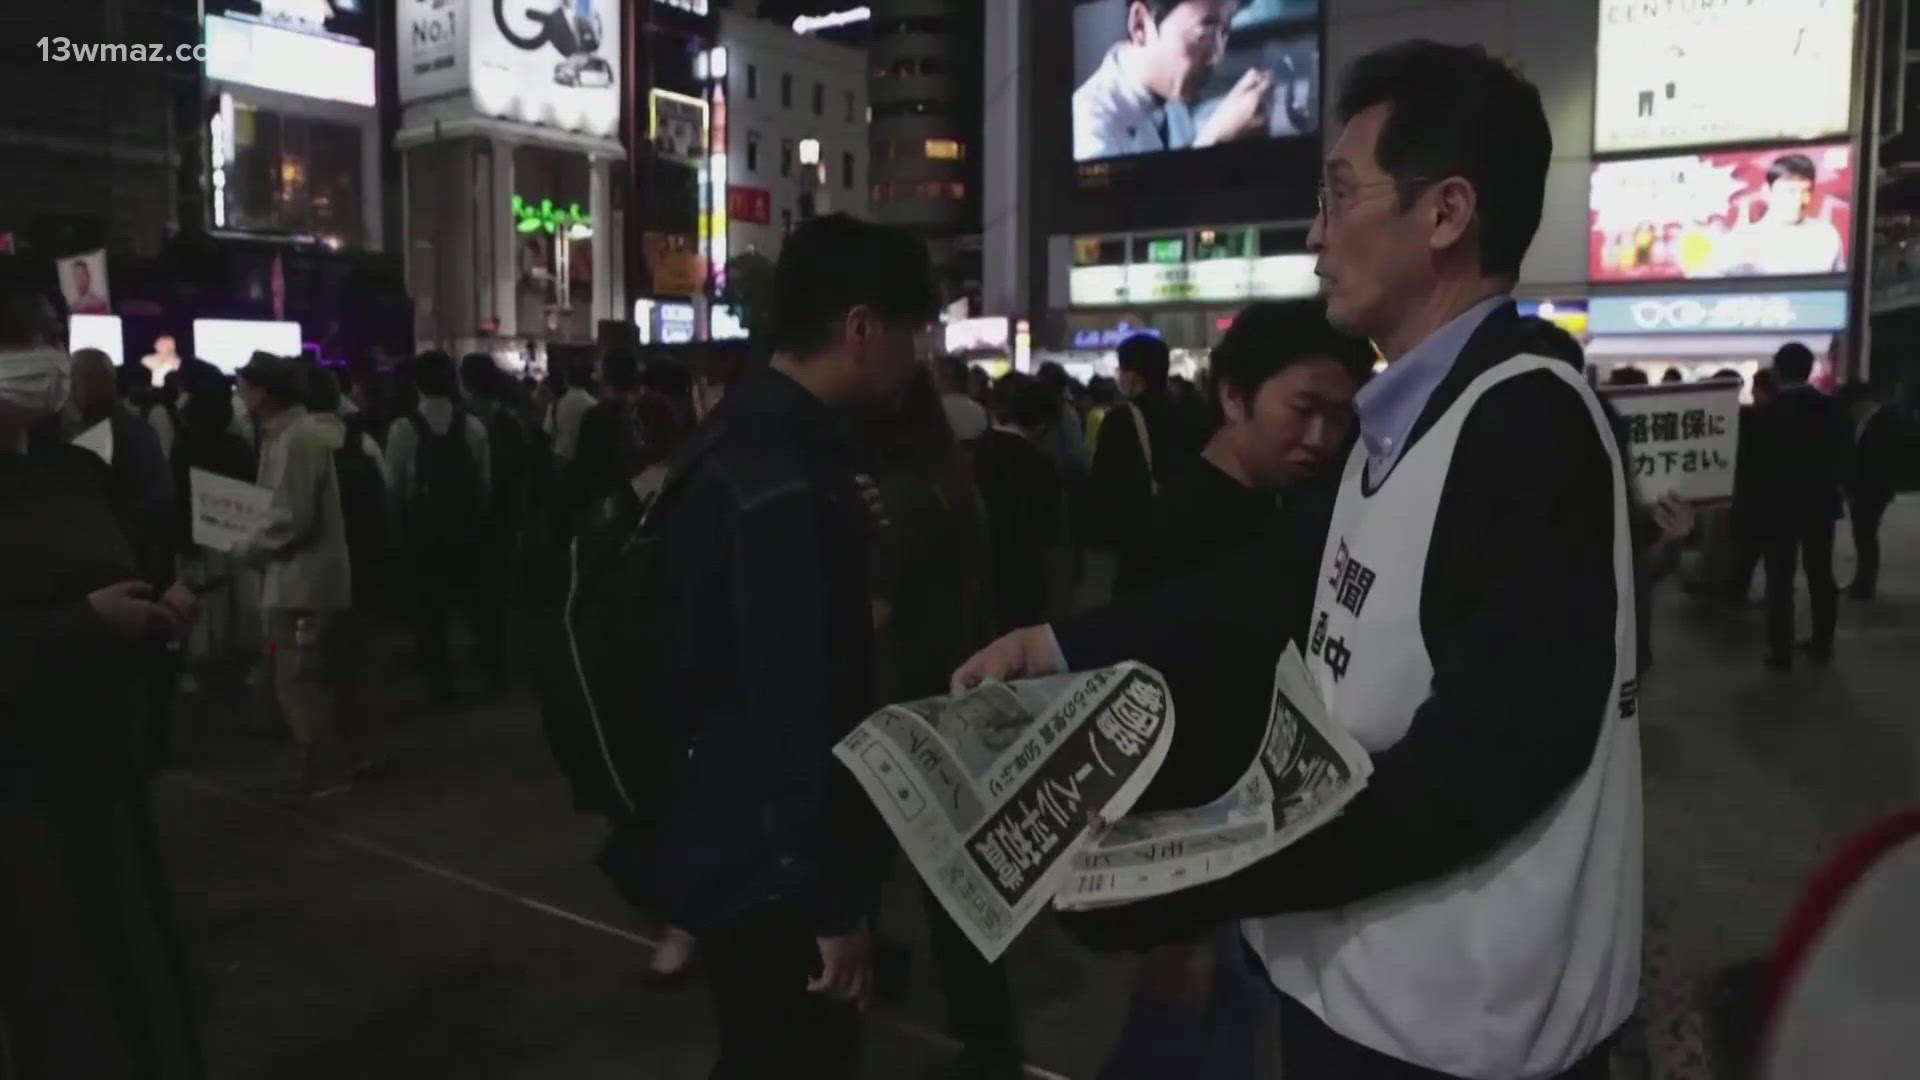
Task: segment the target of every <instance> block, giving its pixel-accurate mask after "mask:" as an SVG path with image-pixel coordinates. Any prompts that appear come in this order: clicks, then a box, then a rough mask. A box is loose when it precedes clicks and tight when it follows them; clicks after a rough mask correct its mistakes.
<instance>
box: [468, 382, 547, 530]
mask: <svg viewBox="0 0 1920 1080" xmlns="http://www.w3.org/2000/svg"><path fill="white" fill-rule="evenodd" d="M509 386H510V384H509V383H508V381H507V377H506V373H504V372H502V371H501V370H500V365H499V364H498V363H497V362H495V360H494V359H493V357H491V356H489V355H487V354H486V353H481V352H475V353H468V354H467V355H466V356H463V357H461V358H460V389H461V390H462V391H463V394H462V399H461V400H462V401H463V402H464V403H465V404H466V407H467V410H468V411H469V412H471V413H472V414H473V416H474V418H475V419H477V420H479V421H480V423H481V425H482V426H483V427H485V428H486V429H487V477H488V480H489V482H490V483H489V490H488V498H489V500H490V505H489V512H490V515H491V519H492V523H493V526H494V531H493V539H494V540H495V541H496V544H495V550H494V552H493V553H492V557H491V558H490V559H489V560H488V561H489V562H493V563H496V564H498V565H503V566H504V565H507V564H508V562H509V560H510V558H511V556H512V555H513V553H515V552H517V551H518V550H519V540H520V530H521V527H522V526H523V525H524V524H525V523H526V520H527V514H528V510H529V509H530V506H529V495H528V492H527V487H528V484H529V483H530V482H531V478H532V476H533V475H534V472H533V470H534V466H535V464H536V463H537V461H538V459H539V456H540V455H537V454H536V453H535V446H534V437H533V429H532V428H530V427H529V426H528V425H527V421H526V417H525V416H524V415H523V414H522V413H521V412H520V411H519V410H518V409H517V408H515V407H514V405H513V404H512V403H511V401H510V400H509V392H510V391H509Z"/></svg>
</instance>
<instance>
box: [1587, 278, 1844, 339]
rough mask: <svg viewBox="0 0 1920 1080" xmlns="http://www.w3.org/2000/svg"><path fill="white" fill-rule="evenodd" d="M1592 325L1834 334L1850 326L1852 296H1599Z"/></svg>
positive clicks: (1636, 330)
mask: <svg viewBox="0 0 1920 1080" xmlns="http://www.w3.org/2000/svg"><path fill="white" fill-rule="evenodd" d="M1587 327H1588V332H1589V333H1593V334H1758V333H1774V332H1778V331H1783V330H1797V331H1810V332H1833V331H1838V330H1844V329H1846V327H1847V294H1846V292H1845V291H1844V290H1841V289H1823V290H1817V291H1808V292H1779V293H1691V294H1680V295H1665V296H1596V297H1593V298H1591V299H1590V300H1589V301H1588V310H1587Z"/></svg>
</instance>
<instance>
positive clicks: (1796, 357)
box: [1773, 341, 1813, 383]
mask: <svg viewBox="0 0 1920 1080" xmlns="http://www.w3.org/2000/svg"><path fill="white" fill-rule="evenodd" d="M1773 371H1774V374H1776V375H1778V376H1779V377H1780V378H1781V379H1783V380H1785V381H1787V382H1793V383H1802V382H1806V381H1807V380H1808V379H1809V378H1811V377H1812V376H1813V350H1812V349H1809V348H1807V347H1806V346H1805V345H1802V344H1800V343H1799V342H1797V341H1789V342H1787V343H1786V344H1785V345H1782V346H1780V349H1779V351H1777V352H1775V353H1774V354H1773Z"/></svg>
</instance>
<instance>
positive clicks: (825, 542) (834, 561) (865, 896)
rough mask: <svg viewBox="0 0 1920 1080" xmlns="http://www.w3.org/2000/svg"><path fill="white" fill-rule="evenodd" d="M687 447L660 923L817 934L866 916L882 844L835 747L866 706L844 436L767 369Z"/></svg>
mask: <svg viewBox="0 0 1920 1080" xmlns="http://www.w3.org/2000/svg"><path fill="white" fill-rule="evenodd" d="M707 423H708V425H709V428H710V429H711V430H703V431H702V432H701V433H700V434H697V435H696V436H695V439H696V441H697V442H699V443H701V444H703V445H705V446H706V447H707V449H705V451H704V452H703V453H702V454H701V455H700V456H699V457H698V458H697V459H695V460H694V462H693V463H692V465H691V466H689V467H688V469H687V472H686V475H685V476H684V477H683V478H682V479H681V480H679V481H676V482H677V483H681V484H683V485H684V486H683V487H680V488H679V489H678V494H677V495H676V496H675V502H674V503H673V504H672V506H671V507H670V508H669V510H668V512H667V513H666V517H665V524H664V531H663V540H664V542H665V545H666V546H665V557H666V558H667V560H668V576H669V580H671V581H673V582H675V583H676V589H677V590H678V594H677V601H676V602H675V603H674V604H672V605H671V607H672V610H671V611H670V612H669V614H668V617H670V618H672V619H673V620H675V625H676V626H677V627H678V633H677V634H676V638H677V640H678V641H680V642H681V646H682V648H683V649H684V650H685V651H684V653H683V654H682V655H681V656H679V657H677V658H676V662H675V663H674V664H672V665H670V666H666V667H664V668H663V670H669V671H674V672H677V673H678V677H676V678H675V679H674V680H673V682H672V684H671V685H669V686H666V687H663V688H662V690H663V698H664V704H665V707H666V709H667V710H668V714H669V715H674V716H678V717H683V718H684V719H685V720H686V722H687V723H688V725H689V727H690V728H691V730H692V733H693V748H692V750H691V752H690V754H689V757H688V760H687V761H686V762H684V763H683V764H682V766H681V775H679V776H678V777H676V780H675V783H674V787H675V795H674V798H673V804H674V805H673V808H672V811H671V813H672V820H671V824H670V828H669V829H668V830H667V832H668V834H669V835H668V841H667V849H666V851H665V853H664V855H665V865H664V866H663V867H662V868H661V870H662V874H663V878H664V880H663V881H662V887H663V892H664V894H665V896H666V897H667V904H668V909H669V910H668V911H666V912H665V914H666V915H668V916H669V917H670V918H671V919H672V920H673V921H674V923H675V925H678V926H683V927H685V928H687V929H689V930H693V931H695V932H699V931H701V930H703V929H706V928H709V927H712V926H714V925H716V924H718V923H719V922H721V921H723V920H725V919H726V918H728V917H730V916H733V915H736V914H739V913H740V912H742V911H744V910H746V909H748V908H750V907H754V906H756V905H759V904H763V903H770V902H778V903H781V904H784V905H787V906H789V907H791V908H792V909H793V910H794V911H795V912H796V913H797V914H798V916H799V917H800V918H802V919H804V920H807V921H808V922H809V923H810V924H811V925H812V926H813V927H814V928H815V929H816V930H817V931H819V932H821V933H837V932H842V931H845V930H847V929H849V928H851V927H852V926H853V925H854V923H855V922H856V921H857V920H858V919H859V918H860V917H861V916H862V915H864V914H865V913H866V911H867V910H868V908H869V907H870V905H871V901H872V897H873V892H874V889H875V887H876V885H877V882H878V880H879V876H880V873H881V871H882V870H883V868H884V865H885V863H886V861H887V859H888V857H889V855H890V854H891V851H892V843H891V841H890V840H889V839H888V838H887V836H886V833H885V831H884V829H882V828H881V827H880V826H879V822H878V818H877V816H876V815H874V813H873V812H872V809H871V807H870V806H869V805H868V804H867V802H866V799H865V797H864V795H863V794H862V793H861V792H860V791H859V789H858V787H857V786H856V784H855V782H854V781H853V778H852V775H851V774H850V773H848V772H847V771H846V770H845V769H843V768H841V766H840V765H839V763H838V762H836V761H835V760H834V758H833V752H832V751H833V746H834V744H835V743H836V742H838V741H839V740H840V738H841V737H842V736H844V735H846V734H847V733H848V732H849V731H851V730H852V729H853V727H854V726H855V725H856V724H858V723H859V722H860V721H861V720H863V719H865V717H866V714H867V712H868V710H869V708H870V706H871V705H872V701H871V687H872V673H871V653H872V622H871V615H870V609H869V606H868V603H867V543H868V529H867V525H866V520H865V517H864V511H863V504H862V501H861V499H860V497H859V495H858V493H857V491H856V490H855V487H854V481H853V459H852V457H851V455H850V452H849V448H848V445H847V443H846V440H845V438H844V436H843V434H842V431H841V427H840V424H839V423H838V420H837V418H836V417H834V416H833V415H832V414H831V413H830V412H829V411H828V410H827V409H826V407H825V406H823V405H822V404H821V403H820V402H819V400H818V399H816V398H814V397H813V396H812V395H811V394H810V393H808V392H807V391H806V390H805V389H804V388H802V387H801V386H800V385H799V384H797V383H795V382H794V381H793V380H791V379H789V378H787V377H786V376H784V375H781V374H779V373H778V372H774V371H770V370H765V371H761V372H758V373H756V374H755V375H753V376H751V377H749V378H748V380H747V381H745V382H743V383H742V384H741V385H740V386H738V387H736V388H735V389H734V390H733V391H732V392H730V393H729V394H728V395H727V397H726V400H725V401H723V402H722V403H721V405H720V407H719V408H717V409H716V410H715V411H714V413H713V415H712V416H710V417H709V418H708V420H707Z"/></svg>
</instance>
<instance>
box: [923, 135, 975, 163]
mask: <svg viewBox="0 0 1920 1080" xmlns="http://www.w3.org/2000/svg"><path fill="white" fill-rule="evenodd" d="M926 154H927V156H928V157H930V158H932V159H933V160H935V161H959V160H960V159H961V158H964V157H966V156H967V148H966V146H965V145H963V144H962V143H961V142H960V140H958V139H928V140H927V143H926Z"/></svg>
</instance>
